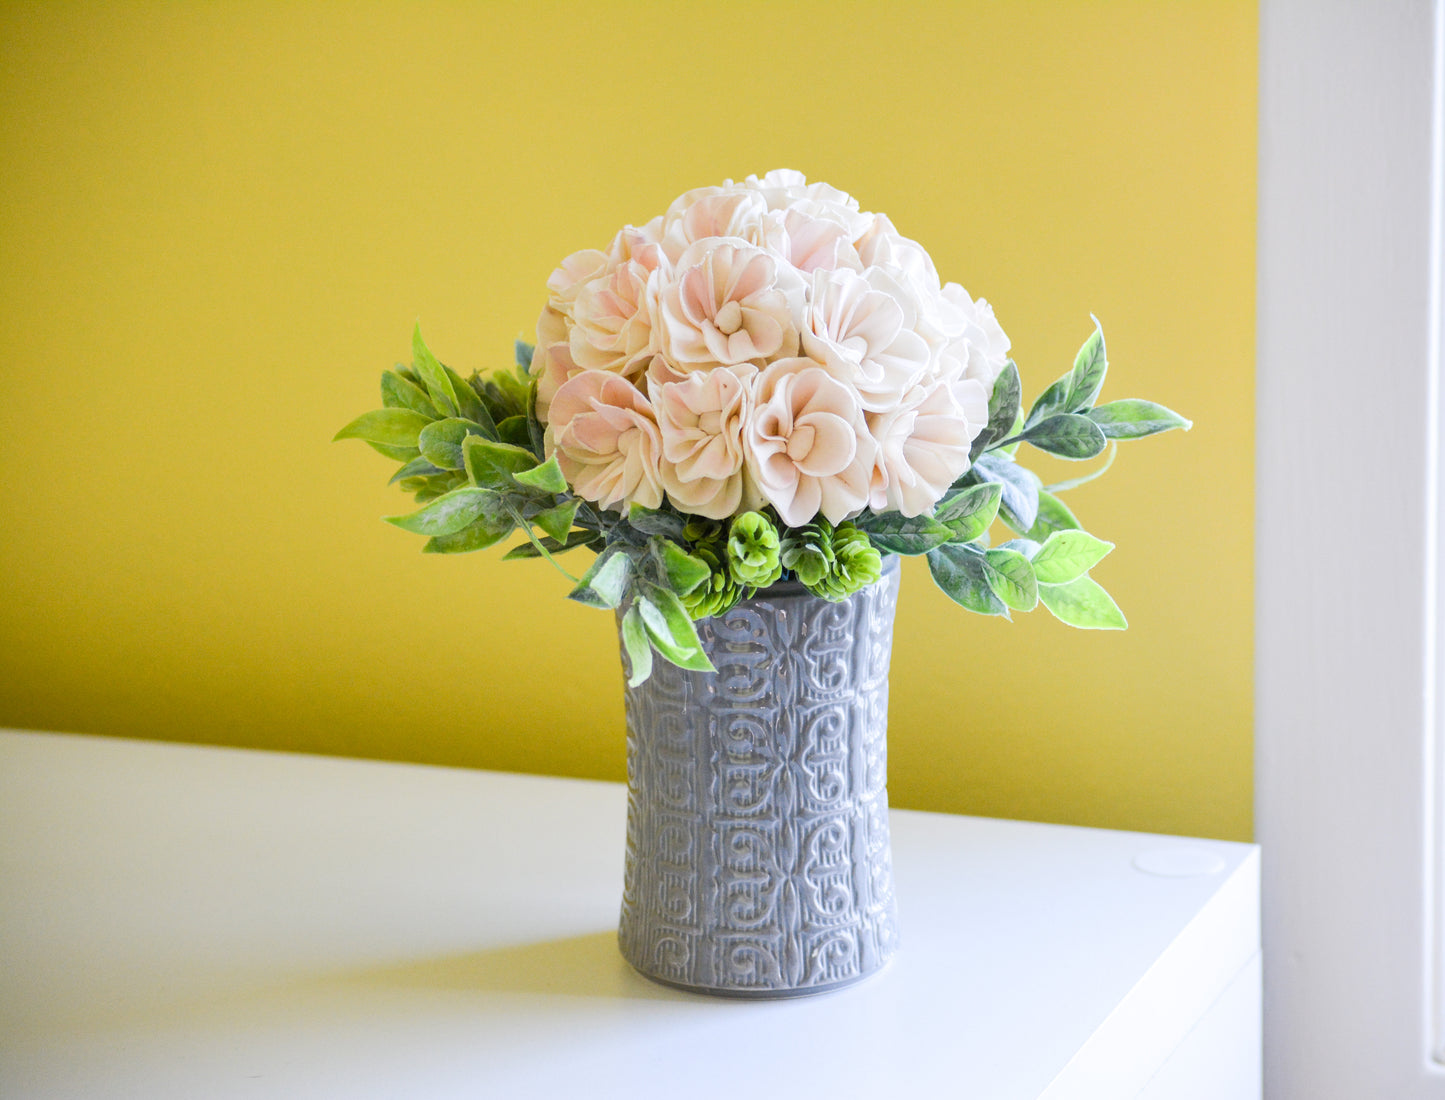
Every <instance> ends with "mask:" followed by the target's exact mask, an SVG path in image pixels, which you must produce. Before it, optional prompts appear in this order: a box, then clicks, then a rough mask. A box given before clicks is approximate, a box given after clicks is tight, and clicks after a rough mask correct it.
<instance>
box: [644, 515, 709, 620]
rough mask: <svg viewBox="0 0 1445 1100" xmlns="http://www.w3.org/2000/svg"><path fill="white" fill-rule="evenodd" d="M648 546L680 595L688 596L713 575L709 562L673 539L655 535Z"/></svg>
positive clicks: (672, 587)
mask: <svg viewBox="0 0 1445 1100" xmlns="http://www.w3.org/2000/svg"><path fill="white" fill-rule="evenodd" d="M647 548H648V550H649V551H650V552H651V553H652V557H653V560H654V561H656V562H657V564H658V566H659V567H660V568H661V569H662V572H663V575H664V576H666V577H667V583H668V586H669V587H670V588H671V589H672V590H673V591H674V592H675V593H677V594H678V595H679V596H686V595H687V594H688V593H689V592H691V591H692V590H693V589H695V588H696V587H697V586H698V585H700V584H702V583H703V582H705V581H706V580H707V579H708V578H709V577H711V576H712V568H711V567H710V566H709V565H708V563H707V562H705V561H703V560H702V559H701V558H699V557H694V556H693V555H692V554H689V553H688V552H687V551H686V550H684V549H683V548H682V547H681V546H679V545H678V544H677V543H675V542H673V541H672V540H671V539H668V538H663V537H661V536H658V535H654V536H653V537H652V538H650V539H648V540H647ZM690 617H691V616H689V618H690Z"/></svg>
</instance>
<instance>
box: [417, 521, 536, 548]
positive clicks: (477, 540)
mask: <svg viewBox="0 0 1445 1100" xmlns="http://www.w3.org/2000/svg"><path fill="white" fill-rule="evenodd" d="M514 526H515V524H514V523H513V522H512V517H511V516H509V515H507V513H506V512H505V511H504V510H498V511H496V512H487V511H483V512H482V514H481V515H479V516H478V517H477V518H476V519H474V520H473V521H472V522H471V523H469V524H468V525H467V526H465V527H463V528H462V529H461V530H460V531H453V532H452V533H451V534H450V535H436V536H433V537H432V538H430V539H428V540H427V544H426V545H425V546H423V547H422V548H421V552H422V553H423V554H470V553H471V552H472V551H474V550H485V549H487V547H489V546H495V545H496V544H497V543H499V542H501V541H502V540H503V539H504V538H506V537H507V536H508V535H510V534H511V533H512V529H513V527H514Z"/></svg>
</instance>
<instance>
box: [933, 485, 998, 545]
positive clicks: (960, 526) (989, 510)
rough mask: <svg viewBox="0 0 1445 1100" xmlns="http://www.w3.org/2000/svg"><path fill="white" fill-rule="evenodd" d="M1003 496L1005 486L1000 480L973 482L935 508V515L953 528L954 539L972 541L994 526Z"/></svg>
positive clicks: (954, 540)
mask: <svg viewBox="0 0 1445 1100" xmlns="http://www.w3.org/2000/svg"><path fill="white" fill-rule="evenodd" d="M1001 500H1003V486H1001V485H999V484H998V483H997V482H984V483H983V484H982V485H970V486H969V487H968V488H967V489H964V490H963V491H962V492H958V493H955V494H954V495H953V496H951V497H949V498H948V499H947V500H945V501H944V502H943V503H942V504H940V505H939V506H938V507H937V508H936V509H934V512H933V518H934V519H936V520H938V521H939V522H940V523H942V524H943V525H944V526H946V527H947V528H948V529H949V530H950V531H952V532H953V538H952V539H950V540H949V541H950V542H972V541H973V540H974V539H976V538H978V537H979V536H980V535H982V534H983V533H984V532H985V531H987V530H988V529H989V527H990V526H992V524H993V521H994V518H995V517H996V516H997V515H998V506H999V502H1000V501H1001Z"/></svg>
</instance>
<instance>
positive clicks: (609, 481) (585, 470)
mask: <svg viewBox="0 0 1445 1100" xmlns="http://www.w3.org/2000/svg"><path fill="white" fill-rule="evenodd" d="M545 445H546V451H547V454H549V455H552V454H555V455H556V456H557V465H558V466H560V467H561V468H562V475H563V476H564V477H565V478H566V479H567V483H568V484H569V485H571V486H572V488H573V490H574V491H575V492H576V493H577V495H578V496H580V497H583V498H585V499H587V500H591V501H596V502H597V503H598V504H600V505H601V506H602V507H603V508H614V507H617V506H618V505H622V504H632V503H637V504H641V505H643V506H644V507H647V508H656V507H658V506H659V505H660V504H661V503H662V483H661V481H660V480H659V478H658V458H659V456H660V454H661V451H662V437H661V434H660V433H659V431H658V428H657V421H656V420H655V419H654V417H653V412H652V405H651V404H649V402H648V400H647V398H646V397H644V396H643V395H642V392H641V391H640V390H638V388H637V387H636V386H634V385H633V384H632V383H631V382H629V381H627V379H625V378H623V377H622V376H621V375H618V374H613V373H611V372H610V371H582V372H581V373H579V374H577V375H575V376H574V377H573V378H572V379H571V380H570V381H568V382H566V383H565V384H564V385H563V386H562V387H561V388H560V389H558V390H557V393H556V395H555V396H554V397H553V398H552V406H551V420H550V422H549V423H548V425H547V432H546V437H545Z"/></svg>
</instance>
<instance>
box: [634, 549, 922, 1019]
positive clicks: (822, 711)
mask: <svg viewBox="0 0 1445 1100" xmlns="http://www.w3.org/2000/svg"><path fill="white" fill-rule="evenodd" d="M898 581H899V571H898V568H897V562H896V559H892V560H890V561H889V567H888V568H887V569H886V570H885V573H884V576H883V579H882V580H881V581H879V582H878V583H877V584H875V585H872V586H871V587H869V588H867V589H864V590H863V591H862V592H859V593H857V594H855V595H854V596H852V597H850V598H849V599H848V600H845V601H843V602H842V603H836V604H835V603H828V602H826V601H824V600H821V599H818V598H817V597H814V596H812V595H810V594H808V593H807V592H806V591H804V590H802V589H801V588H799V587H796V586H792V587H791V588H790V589H789V588H782V587H781V586H780V587H779V588H775V589H772V590H769V591H768V592H766V593H763V594H760V595H759V596H757V597H755V598H754V599H752V600H745V601H744V602H743V603H741V604H739V605H738V606H737V607H736V608H734V609H733V610H732V611H730V612H728V613H727V614H726V615H723V616H721V617H720V618H714V619H706V620H703V621H702V622H699V623H698V624H697V626H698V635H699V637H700V639H701V640H702V643H703V647H704V648H705V649H706V650H707V653H708V656H709V657H710V658H711V660H712V662H713V665H714V666H715V667H716V669H717V672H716V673H697V672H686V671H684V670H682V669H679V668H677V667H676V666H674V665H670V664H666V663H663V662H661V661H659V662H657V663H656V664H655V665H654V667H653V672H652V676H651V677H650V678H649V679H648V680H646V681H645V682H644V683H643V684H641V685H640V686H638V687H637V688H629V689H628V690H627V696H626V699H627V775H628V805H627V870H626V879H625V882H624V889H623V902H622V922H621V929H620V939H621V944H622V951H623V954H624V955H625V956H626V957H627V959H628V961H629V962H631V963H632V965H633V966H635V967H637V969H639V970H640V971H642V972H643V973H644V974H647V975H649V976H651V977H654V978H657V979H659V980H661V981H665V982H668V983H671V984H676V985H682V986H689V987H694V988H698V989H703V990H707V991H711V992H719V993H731V994H737V995H754V996H770V995H771V996H780V995H788V994H790V993H796V992H809V991H821V990H823V989H826V988H829V987H832V986H836V985H840V984H846V983H848V982H851V981H855V980H857V979H859V978H862V977H865V976H867V975H868V974H870V973H872V972H873V971H875V970H877V969H878V968H880V967H881V966H883V965H884V963H886V962H887V961H888V959H889V958H890V957H891V956H892V954H893V951H894V948H895V946H896V942H897V931H896V915H895V907H894V901H893V886H892V867H891V856H890V851H889V844H888V794H887V787H886V783H887V764H886V759H887V748H886V730H887V717H888V662H889V656H890V652H891V649H892V640H893V612H894V609H895V607H896V604H897V598H898Z"/></svg>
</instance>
